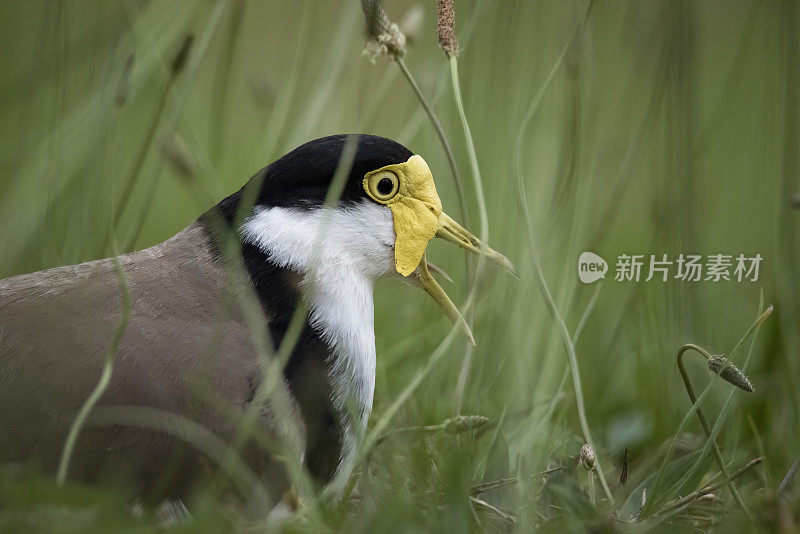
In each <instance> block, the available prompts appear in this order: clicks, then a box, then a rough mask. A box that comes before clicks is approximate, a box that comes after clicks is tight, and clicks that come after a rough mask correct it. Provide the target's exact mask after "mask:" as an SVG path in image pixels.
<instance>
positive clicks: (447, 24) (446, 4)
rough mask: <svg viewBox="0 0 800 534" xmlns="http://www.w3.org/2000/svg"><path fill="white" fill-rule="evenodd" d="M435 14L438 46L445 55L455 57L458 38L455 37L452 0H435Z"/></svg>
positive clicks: (454, 11)
mask: <svg viewBox="0 0 800 534" xmlns="http://www.w3.org/2000/svg"><path fill="white" fill-rule="evenodd" d="M436 15H437V19H436V20H437V24H436V30H437V32H438V33H439V46H441V47H442V50H444V53H445V54H447V57H455V56H457V55H458V39H456V30H455V26H456V10H455V7H453V0H437V1H436Z"/></svg>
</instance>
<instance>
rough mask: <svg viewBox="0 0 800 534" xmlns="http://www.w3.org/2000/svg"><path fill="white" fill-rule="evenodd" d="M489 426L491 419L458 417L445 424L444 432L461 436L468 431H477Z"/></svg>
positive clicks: (468, 416)
mask: <svg viewBox="0 0 800 534" xmlns="http://www.w3.org/2000/svg"><path fill="white" fill-rule="evenodd" d="M488 424H489V418H488V417H484V416H482V415H457V416H455V417H453V418H451V419H447V420H446V421H445V422H444V431H445V432H449V433H451V434H460V433H461V432H466V431H468V430H477V429H479V428H483V427H484V426H486V425H488Z"/></svg>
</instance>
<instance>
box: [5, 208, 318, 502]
mask: <svg viewBox="0 0 800 534" xmlns="http://www.w3.org/2000/svg"><path fill="white" fill-rule="evenodd" d="M119 262H120V264H121V266H122V269H123V271H124V273H125V277H126V279H127V283H128V285H129V289H130V319H129V321H128V323H127V326H126V327H125V330H124V335H123V337H122V338H121V341H120V343H119V346H118V349H117V351H116V353H115V355H114V366H113V373H112V375H111V380H110V383H109V385H108V388H107V390H106V392H105V393H104V394H103V396H102V397H101V398H100V400H99V402H98V409H100V410H102V409H103V407H108V406H141V407H147V408H155V409H158V410H164V411H166V412H170V413H173V414H178V415H181V416H183V417H186V418H188V419H191V420H192V421H194V422H196V423H198V424H200V425H202V426H203V427H205V428H206V429H207V430H209V431H211V432H212V433H213V434H215V435H217V436H219V437H220V438H222V439H223V440H225V439H228V438H230V436H231V433H232V431H233V429H234V428H235V427H236V421H235V419H236V417H237V415H238V414H241V412H242V410H243V409H244V408H245V407H246V406H247V405H248V403H249V402H250V401H251V400H252V397H253V394H254V392H255V390H256V388H257V386H258V384H260V382H261V379H262V374H261V369H260V367H259V365H258V363H257V358H256V352H255V350H254V349H253V344H252V343H251V336H250V333H249V332H248V329H247V328H246V326H245V325H244V322H243V320H242V314H241V313H240V312H239V309H238V307H237V306H236V305H235V302H236V299H235V298H230V294H229V293H227V292H226V289H225V288H226V283H225V279H226V272H225V270H224V268H223V266H222V265H221V262H220V260H219V259H218V258H217V257H216V255H215V253H214V252H213V249H212V247H211V246H210V243H209V238H208V235H207V233H206V231H205V229H204V228H203V226H202V225H201V224H199V223H193V224H192V225H190V226H188V227H187V228H186V229H184V230H183V231H182V232H180V233H179V234H177V235H176V236H175V237H173V238H171V239H169V240H167V241H165V242H164V243H161V244H159V245H156V246H154V247H151V248H149V249H146V250H142V251H139V252H133V253H130V254H125V255H123V256H121V257H120V258H119ZM121 295H122V293H121V287H120V281H119V278H118V275H117V272H116V270H115V268H114V264H113V262H112V261H111V260H109V259H105V260H98V261H91V262H88V263H83V264H80V265H74V266H67V267H59V268H55V269H50V270H47V271H41V272H38V273H33V274H28V275H21V276H16V277H12V278H8V279H5V280H1V281H0V459H2V460H9V459H10V460H16V461H26V462H28V461H31V460H32V461H34V462H37V463H39V464H41V466H42V467H43V468H44V469H47V470H51V469H53V468H54V467H55V465H56V463H57V461H58V458H59V456H60V454H61V449H62V447H63V443H64V438H65V437H66V434H67V430H68V427H69V424H70V423H71V422H72V421H73V420H74V417H75V414H76V413H77V410H78V409H79V408H80V406H81V405H82V404H83V403H84V402H85V401H86V399H87V397H88V396H89V395H90V393H91V391H92V390H93V388H95V386H96V384H97V382H98V379H99V378H100V375H101V370H102V367H103V362H104V359H105V358H106V354H107V352H108V350H109V347H110V345H111V343H112V339H113V337H114V332H115V330H116V329H117V328H118V326H119V325H120V322H121V321H122V296H121ZM232 303H233V304H232ZM264 311H265V317H264V321H265V327H266V321H268V316H267V315H268V314H267V313H266V310H264ZM283 386H284V384H282V383H281V384H279V387H283ZM295 413H296V411H295ZM258 423H259V424H260V425H262V427H264V428H269V427H272V426H273V425H271V423H270V416H269V414H268V413H261V414H260V416H259V421H258ZM292 424H293V426H294V427H295V429H297V430H299V431H300V432H302V420H300V418H297V420H296V421H294V422H293V423H292ZM271 430H275V429H274V428H271ZM196 457H197V454H196V451H195V450H194V449H193V448H192V446H189V445H186V444H185V443H183V442H182V441H181V440H180V439H175V438H174V437H172V436H170V435H169V434H166V433H164V432H160V431H155V430H152V429H145V428H142V427H141V426H137V425H130V424H125V423H123V424H112V425H107V424H106V425H105V426H97V425H90V426H89V427H87V428H86V429H85V430H84V431H82V432H81V434H80V438H79V440H78V442H77V445H76V448H75V454H74V458H73V461H72V464H71V467H70V474H71V476H76V477H82V478H85V477H92V478H96V477H98V476H101V477H102V476H103V474H104V473H110V472H112V471H113V472H114V473H117V474H119V473H120V472H125V471H129V472H130V473H131V474H132V475H134V477H135V478H136V480H139V481H141V482H142V484H143V485H144V486H152V485H153V484H163V483H164V482H165V480H166V481H167V482H168V484H167V486H166V487H165V488H166V489H167V493H171V491H169V488H172V489H174V490H175V491H176V492H178V493H180V492H181V491H182V487H181V486H184V485H185V484H186V483H187V482H189V481H190V480H192V478H193V476H194V475H195V474H196V473H195V470H196V469H197V466H198V463H196V462H194V461H190V460H195V459H196ZM201 463H202V462H201ZM248 463H249V464H250V465H251V467H253V468H254V470H256V471H257V472H258V473H259V474H260V475H261V477H260V478H262V479H263V480H264V481H265V482H267V486H268V488H269V489H271V490H272V491H271V492H270V493H272V494H273V496H275V494H276V493H277V494H278V495H277V496H278V497H279V496H280V493H281V492H282V489H283V487H284V485H285V477H284V476H283V475H282V474H279V473H277V472H276V470H277V469H278V467H277V466H273V465H271V464H270V458H269V456H268V455H267V454H258V455H254V456H251V457H249V458H248ZM109 466H110V467H111V468H112V469H109ZM162 472H164V473H166V477H165V480H160V479H159V474H160V473H162ZM176 485H177V486H176Z"/></svg>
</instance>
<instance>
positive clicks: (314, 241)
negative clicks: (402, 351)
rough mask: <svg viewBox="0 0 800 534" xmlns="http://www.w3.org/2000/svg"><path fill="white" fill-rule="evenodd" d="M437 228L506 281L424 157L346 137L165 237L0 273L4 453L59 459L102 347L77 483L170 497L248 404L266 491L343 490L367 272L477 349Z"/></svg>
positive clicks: (323, 143) (310, 150)
mask: <svg viewBox="0 0 800 534" xmlns="http://www.w3.org/2000/svg"><path fill="white" fill-rule="evenodd" d="M337 184H338V189H340V191H338V195H333V196H332V195H331V191H333V190H334V189H336V187H337ZM434 237H438V238H442V239H444V240H446V241H449V242H452V243H454V244H456V245H458V246H460V247H462V248H464V249H465V250H467V251H470V252H472V253H474V254H484V255H485V257H486V258H487V259H488V260H489V261H491V262H494V263H497V264H499V265H500V266H501V267H503V268H505V269H506V270H508V271H509V272H511V273H512V274H515V273H516V271H515V268H514V266H513V264H512V263H511V261H510V260H508V259H507V258H506V257H505V256H503V255H502V254H500V253H498V252H496V251H494V250H493V249H491V248H489V247H488V246H486V245H484V244H482V243H481V242H480V241H479V240H478V239H477V238H476V237H475V236H474V235H473V234H471V233H470V232H468V231H467V230H466V229H464V228H463V227H462V226H461V225H459V224H458V223H457V222H456V221H455V220H453V219H452V218H450V217H449V216H448V215H446V214H445V213H444V212H443V211H442V203H441V201H440V199H439V196H438V194H437V191H436V187H435V184H434V180H433V176H432V173H431V170H430V168H429V167H428V165H427V163H426V162H425V160H424V159H423V158H422V157H421V156H420V155H418V154H415V153H413V152H412V151H410V150H409V149H408V148H406V147H405V146H403V145H402V144H400V143H398V142H396V141H393V140H390V139H387V138H384V137H379V136H375V135H367V134H341V135H332V136H327V137H322V138H319V139H315V140H312V141H309V142H307V143H305V144H303V145H301V146H299V147H298V148H296V149H294V150H292V151H290V152H288V153H287V154H286V155H284V156H282V157H280V158H279V159H277V160H275V161H274V162H272V163H271V164H269V165H268V166H266V167H265V168H263V169H262V170H261V171H259V172H258V173H256V174H255V175H254V176H253V177H252V178H251V179H250V180H248V181H247V182H246V183H245V185H244V186H243V187H242V188H241V189H239V190H238V191H236V192H235V193H233V194H231V195H230V196H228V197H226V198H224V199H223V200H221V201H220V202H219V203H218V204H216V205H215V206H213V207H211V208H210V209H209V210H208V211H206V212H205V213H203V214H201V215H200V216H199V217H198V218H197V219H196V220H194V221H193V222H192V223H191V224H189V225H188V226H187V227H185V228H184V229H183V230H181V231H180V232H178V233H177V234H176V235H174V236H173V237H171V238H169V239H167V240H166V241H164V242H162V243H159V244H156V245H154V246H152V247H150V248H147V249H144V250H140V251H135V252H130V253H125V254H121V255H119V256H116V257H113V258H106V259H100V260H94V261H89V262H86V263H81V264H79V265H70V266H63V267H56V268H51V269H47V270H43V271H39V272H35V273H31V274H22V275H17V276H13V277H10V278H6V279H4V280H0V459H3V460H5V461H8V462H25V463H29V464H30V463H32V464H34V465H36V466H37V467H38V468H40V469H43V470H54V469H55V466H56V465H57V464H58V463H59V460H61V459H62V456H63V450H62V449H63V445H64V442H65V438H66V436H67V435H68V432H69V430H70V429H71V428H73V427H74V422H75V420H76V417H77V414H78V413H79V411H80V409H81V407H82V406H84V404H85V403H86V400H87V398H89V396H90V395H91V394H92V392H93V391H95V388H96V387H97V383H98V381H99V380H100V377H101V375H102V374H103V369H104V362H106V361H108V360H109V358H110V361H111V364H110V367H109V369H110V376H109V377H108V381H107V386H106V387H105V389H104V390H103V391H102V392H101V394H100V395H99V397H98V398H97V399H96V402H95V404H94V405H93V406H92V407H91V410H90V412H89V415H88V417H87V419H86V421H85V424H84V425H83V427H82V428H81V429H80V430H79V431H78V434H77V441H76V442H75V446H74V449H73V452H72V456H71V458H70V463H69V473H70V477H71V478H73V477H74V478H76V479H81V480H84V479H85V480H89V481H92V480H111V479H114V480H116V479H115V478H114V477H117V478H122V479H123V480H125V481H127V482H126V483H130V484H132V485H133V487H135V488H138V491H142V492H148V491H156V490H153V488H160V489H159V490H158V492H160V493H158V495H159V498H162V497H163V498H168V497H176V498H181V496H182V495H185V493H186V492H187V491H189V489H190V488H191V487H192V483H194V482H196V480H197V479H198V477H199V476H200V475H198V473H203V472H204V469H205V468H204V466H206V467H207V465H208V463H209V462H208V456H209V455H212V456H213V455H214V454H217V456H222V457H223V460H224V458H225V454H224V452H225V451H226V450H227V448H228V447H231V446H232V443H234V442H235V440H236V436H237V431H240V426H241V423H242V421H243V420H244V415H243V414H246V413H247V412H248V410H251V413H252V414H253V417H254V420H253V427H254V429H255V430H254V431H253V432H252V435H253V436H256V437H257V436H258V435H261V436H262V437H263V440H269V439H271V438H275V440H276V441H277V442H281V443H286V445H285V446H284V449H280V447H278V448H279V450H280V451H283V452H278V453H276V452H274V451H265V447H263V446H262V445H263V443H261V442H258V443H256V441H258V440H257V439H256V437H251V436H249V435H247V434H245V435H244V437H243V440H244V442H243V443H240V444H239V445H240V447H239V452H241V455H242V458H243V459H244V460H243V461H244V465H245V469H244V471H245V472H252V473H255V479H256V480H257V481H258V482H259V483H260V484H263V486H262V487H264V488H265V490H264V491H265V492H266V498H267V499H268V500H271V501H272V502H275V501H277V500H279V499H280V498H281V495H285V492H286V491H287V488H288V487H289V485H290V479H291V476H290V474H288V473H289V472H290V471H291V470H292V469H299V470H300V472H302V473H305V474H307V475H308V478H309V479H310V480H311V481H312V482H313V484H315V487H319V488H326V487H334V486H336V487H339V488H341V487H342V486H343V484H344V482H346V481H347V478H348V477H349V475H350V471H351V470H352V465H353V462H354V461H355V455H356V451H357V449H358V446H359V442H360V440H361V438H362V437H363V435H364V432H365V429H366V425H367V420H368V418H369V415H370V412H371V410H372V402H373V394H374V389H375V367H376V350H375V332H374V304H373V287H374V285H375V283H376V282H377V281H378V280H379V279H382V278H386V277H390V278H391V277H394V278H400V279H401V280H404V281H406V282H408V283H409V284H410V285H412V286H416V287H419V288H421V289H423V290H425V291H426V292H427V293H428V294H429V295H430V296H431V297H432V298H433V299H434V301H435V302H436V303H437V304H438V305H439V306H440V307H441V309H442V311H443V312H444V313H445V315H447V317H448V318H449V319H450V320H451V321H453V323H455V324H456V327H457V328H459V329H460V330H461V331H462V332H463V333H464V335H465V336H466V338H467V340H468V341H469V342H471V343H473V344H474V338H473V336H472V333H471V331H470V329H469V326H468V325H467V323H466V322H465V321H464V319H463V317H462V316H461V314H460V313H459V311H458V309H457V308H456V306H455V305H454V304H453V302H452V301H451V299H450V298H449V297H448V296H447V294H446V293H445V292H444V291H443V290H442V288H441V286H440V285H439V284H438V283H437V282H436V280H435V279H434V277H433V274H436V273H437V272H440V270H438V269H437V268H435V267H434V266H433V265H432V264H429V263H428V262H427V259H426V255H425V251H426V248H427V246H428V243H429V242H430V241H431V240H432V239H433V238H434ZM432 273H433V274H432ZM298 310H299V311H298ZM281 348H283V349H284V352H285V353H286V354H284V355H283V360H280V358H279V357H280V355H281ZM265 355H266V356H265ZM275 362H277V364H275ZM273 364H275V365H277V367H275V366H274V365H273ZM271 365H272V367H271ZM270 370H272V371H275V372H270ZM270 377H274V378H270ZM265 384H270V386H269V387H266V386H265ZM176 421H177V422H176ZM259 432H260V434H259ZM240 437H242V436H241V435H240ZM187 441H189V442H190V443H188V444H187ZM198 442H199V443H200V445H199V448H200V449H202V450H196V449H197V448H198ZM216 460H219V458H216ZM223 463H224V462H223ZM287 466H289V467H287ZM125 477H127V478H125Z"/></svg>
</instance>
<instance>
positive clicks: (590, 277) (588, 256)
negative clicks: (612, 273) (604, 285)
mask: <svg viewBox="0 0 800 534" xmlns="http://www.w3.org/2000/svg"><path fill="white" fill-rule="evenodd" d="M607 271H608V264H607V263H606V260H604V259H603V258H601V257H600V256H598V255H597V254H595V253H594V252H584V253H583V254H581V255H580V257H579V258H578V278H580V279H581V282H583V283H584V284H591V283H592V282H596V281H598V280H600V279H601V278H605V277H606V272H607Z"/></svg>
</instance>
